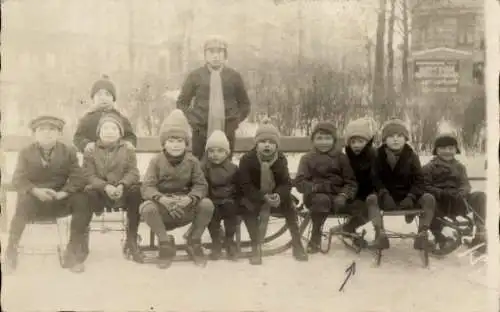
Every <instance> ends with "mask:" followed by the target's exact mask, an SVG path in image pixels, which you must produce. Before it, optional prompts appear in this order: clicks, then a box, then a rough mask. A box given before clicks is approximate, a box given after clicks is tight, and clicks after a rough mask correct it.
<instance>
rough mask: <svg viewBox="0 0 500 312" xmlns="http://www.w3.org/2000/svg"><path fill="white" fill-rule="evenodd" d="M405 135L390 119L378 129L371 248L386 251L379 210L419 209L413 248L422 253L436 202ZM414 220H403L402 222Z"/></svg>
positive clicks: (403, 127)
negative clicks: (372, 242) (379, 134)
mask: <svg viewBox="0 0 500 312" xmlns="http://www.w3.org/2000/svg"><path fill="white" fill-rule="evenodd" d="M409 136H410V134H409V131H408V129H407V128H406V125H405V124H404V122H403V121H402V120H400V119H396V118H393V119H390V120H388V121H387V122H386V123H385V124H384V125H383V126H382V142H383V144H382V145H381V146H380V147H379V148H378V149H377V157H376V159H375V162H374V165H373V172H372V179H373V182H374V186H375V190H376V191H377V195H378V204H379V206H374V205H370V206H369V207H368V209H369V210H370V216H373V219H372V222H373V223H374V226H375V245H376V246H378V248H380V249H387V248H389V240H388V239H387V236H386V234H385V229H384V224H383V219H382V215H381V213H380V209H381V210H412V209H423V211H424V212H423V215H422V216H421V217H420V221H419V225H418V234H417V236H416V237H415V241H414V244H413V248H415V249H417V250H421V249H424V248H425V246H426V245H427V244H428V236H427V235H428V234H427V231H428V230H429V228H430V224H431V222H432V219H433V217H434V210H435V206H436V200H435V199H434V196H432V195H431V194H430V193H426V192H425V190H424V175H423V172H422V167H421V164H420V159H419V157H418V155H417V154H416V153H415V151H414V150H413V149H412V148H411V147H410V145H408V143H407V142H408V140H409ZM414 217H415V216H413V215H407V216H405V219H406V222H407V223H410V222H412V221H413V219H414Z"/></svg>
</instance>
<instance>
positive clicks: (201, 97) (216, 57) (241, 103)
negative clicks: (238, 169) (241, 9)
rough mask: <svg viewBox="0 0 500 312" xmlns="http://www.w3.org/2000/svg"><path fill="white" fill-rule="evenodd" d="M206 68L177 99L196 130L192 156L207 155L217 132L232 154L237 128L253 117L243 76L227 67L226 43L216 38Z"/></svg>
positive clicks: (209, 42)
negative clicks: (211, 140) (216, 131)
mask: <svg viewBox="0 0 500 312" xmlns="http://www.w3.org/2000/svg"><path fill="white" fill-rule="evenodd" d="M204 52H205V65H204V66H202V67H200V68H198V69H196V70H194V71H193V72H191V73H190V74H189V75H188V77H187V79H186V81H185V82H184V85H183V86H182V89H181V93H180V94H179V98H178V99H177V108H179V109H181V110H182V111H183V112H184V114H185V115H186V117H187V119H188V121H189V124H190V125H191V127H192V129H193V139H192V140H193V141H192V143H193V155H194V156H195V157H197V158H198V159H201V158H202V157H203V154H204V153H205V144H206V141H207V137H209V136H210V135H211V134H212V132H213V131H214V130H221V131H224V132H225V134H226V136H227V138H228V140H229V146H230V150H231V154H232V152H233V150H234V141H235V133H236V129H238V125H239V124H240V123H241V122H242V121H243V120H244V119H245V118H247V116H248V114H249V113H250V100H249V98H248V94H247V91H246V89H245V86H244V84H243V79H242V78H241V75H240V74H239V73H238V72H237V71H235V70H234V69H232V68H229V67H228V66H226V64H225V63H226V61H227V43H226V41H224V40H223V39H221V38H218V37H213V38H210V39H208V40H207V41H206V42H205V46H204Z"/></svg>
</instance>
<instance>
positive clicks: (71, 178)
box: [5, 116, 92, 273]
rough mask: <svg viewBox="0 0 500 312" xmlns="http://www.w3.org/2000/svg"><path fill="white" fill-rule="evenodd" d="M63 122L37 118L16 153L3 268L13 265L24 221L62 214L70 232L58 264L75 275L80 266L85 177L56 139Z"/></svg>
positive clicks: (86, 214) (86, 216) (86, 217)
mask: <svg viewBox="0 0 500 312" xmlns="http://www.w3.org/2000/svg"><path fill="white" fill-rule="evenodd" d="M64 124H65V122H64V120H62V119H60V118H57V117H54V116H40V117H38V118H35V119H34V120H32V121H31V123H30V128H31V130H32V131H33V136H34V139H35V140H34V141H35V142H34V143H32V144H30V145H28V146H27V147H25V148H23V149H22V150H21V151H20V152H19V156H18V160H17V165H16V169H15V171H14V176H13V179H12V183H13V185H14V188H15V189H16V191H17V204H16V212H15V214H14V216H13V218H12V221H11V224H10V233H9V241H8V245H7V250H6V261H5V264H6V267H7V270H14V269H16V266H17V255H18V251H17V247H18V244H19V241H20V240H21V236H22V234H23V231H24V229H25V227H26V224H27V223H29V222H32V221H35V222H36V221H43V220H47V219H49V220H51V219H55V218H60V217H65V216H68V215H72V217H71V230H70V237H69V242H68V245H67V247H66V251H65V254H64V257H63V258H64V260H63V266H64V267H65V268H69V269H70V270H71V271H72V272H75V273H80V272H83V271H84V269H85V267H84V265H83V261H84V259H85V255H83V253H82V246H83V242H84V236H85V233H86V230H87V227H88V226H89V224H90V220H91V219H92V211H91V209H90V207H89V205H88V203H87V201H86V198H85V196H84V194H83V193H82V190H83V188H84V186H85V179H84V177H83V174H82V172H81V168H80V166H79V164H78V158H77V156H76V150H75V149H74V148H72V147H69V146H67V145H65V144H63V143H61V142H60V141H59V139H60V137H61V134H62V130H63V127H64Z"/></svg>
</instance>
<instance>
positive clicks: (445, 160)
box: [423, 134, 486, 253]
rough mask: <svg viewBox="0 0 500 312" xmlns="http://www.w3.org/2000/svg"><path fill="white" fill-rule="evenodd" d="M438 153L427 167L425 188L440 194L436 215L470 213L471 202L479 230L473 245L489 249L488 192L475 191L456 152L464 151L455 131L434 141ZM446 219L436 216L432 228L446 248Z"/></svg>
mask: <svg viewBox="0 0 500 312" xmlns="http://www.w3.org/2000/svg"><path fill="white" fill-rule="evenodd" d="M432 154H433V155H434V157H433V158H432V160H431V161H430V162H429V163H428V164H426V165H425V166H424V167H423V171H424V177H425V190H426V191H427V192H429V193H431V194H432V195H433V196H434V197H435V198H436V204H437V207H436V208H437V209H436V217H446V216H450V217H457V216H465V215H466V214H467V212H468V211H467V205H470V207H471V208H472V210H473V211H474V223H475V225H476V233H475V236H474V238H473V240H472V245H473V246H474V247H475V246H480V247H478V250H477V251H478V252H480V253H484V252H485V251H486V245H485V241H486V239H485V235H486V232H485V231H486V230H485V217H486V194H485V193H484V192H480V191H478V192H471V185H470V182H469V179H468V177H467V169H466V168H465V166H464V165H463V164H462V163H461V162H460V161H458V160H457V159H456V158H455V156H456V154H460V150H459V148H458V142H457V139H456V137H455V136H454V135H453V134H441V135H438V136H437V137H436V140H435V141H434V150H433V152H432ZM442 230H443V223H442V222H440V221H439V220H437V219H436V218H434V220H433V222H432V224H431V232H432V234H433V236H434V239H435V243H436V244H437V245H438V246H439V247H440V248H445V246H446V244H447V242H448V239H447V237H446V236H445V235H444V234H443V233H442Z"/></svg>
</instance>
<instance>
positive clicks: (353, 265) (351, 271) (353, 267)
mask: <svg viewBox="0 0 500 312" xmlns="http://www.w3.org/2000/svg"><path fill="white" fill-rule="evenodd" d="M345 273H346V274H347V275H346V277H345V279H344V282H343V283H342V285H341V286H340V288H339V291H343V290H344V286H345V284H346V283H347V281H348V280H349V279H350V278H351V276H353V275H354V274H356V261H353V262H352V263H351V265H350V266H349V267H348V268H347V269H345Z"/></svg>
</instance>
